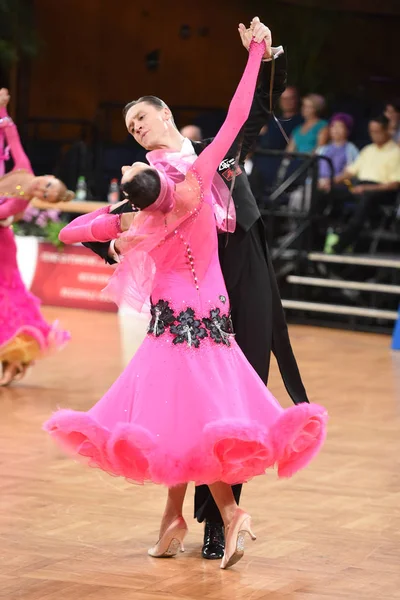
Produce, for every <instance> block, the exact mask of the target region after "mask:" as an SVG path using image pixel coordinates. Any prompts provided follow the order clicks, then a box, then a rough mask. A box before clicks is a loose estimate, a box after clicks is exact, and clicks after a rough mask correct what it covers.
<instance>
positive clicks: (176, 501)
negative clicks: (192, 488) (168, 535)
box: [160, 483, 187, 538]
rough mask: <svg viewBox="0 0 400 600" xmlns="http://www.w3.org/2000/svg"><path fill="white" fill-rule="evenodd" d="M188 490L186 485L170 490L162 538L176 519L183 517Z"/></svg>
mask: <svg viewBox="0 0 400 600" xmlns="http://www.w3.org/2000/svg"><path fill="white" fill-rule="evenodd" d="M186 489H187V484H186V483H184V484H182V485H177V486H176V487H173V488H168V496H167V504H166V506H165V509H164V514H163V517H162V520H161V527H160V538H161V537H162V535H163V533H164V532H165V530H166V529H167V528H168V527H169V525H171V523H172V522H173V521H175V519H177V518H178V517H181V516H182V508H183V501H184V499H185V495H186Z"/></svg>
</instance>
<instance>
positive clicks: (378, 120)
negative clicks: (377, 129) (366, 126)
mask: <svg viewBox="0 0 400 600" xmlns="http://www.w3.org/2000/svg"><path fill="white" fill-rule="evenodd" d="M369 122H370V123H379V125H382V127H383V129H389V119H388V118H387V117H385V115H378V116H377V117H372V119H370V120H369Z"/></svg>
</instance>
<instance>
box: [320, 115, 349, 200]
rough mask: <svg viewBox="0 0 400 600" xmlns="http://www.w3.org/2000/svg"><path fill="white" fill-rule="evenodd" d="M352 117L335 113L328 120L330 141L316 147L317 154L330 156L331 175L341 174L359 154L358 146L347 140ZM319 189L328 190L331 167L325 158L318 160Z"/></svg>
mask: <svg viewBox="0 0 400 600" xmlns="http://www.w3.org/2000/svg"><path fill="white" fill-rule="evenodd" d="M353 124H354V122H353V117H351V116H350V115H348V114H346V113H336V114H335V115H333V117H332V118H331V119H330V121H329V138H330V141H329V143H328V144H326V145H325V146H321V147H320V148H318V149H317V154H319V155H320V156H326V157H327V158H330V160H331V161H332V166H333V176H334V177H336V176H338V175H341V173H343V171H344V170H345V168H346V167H347V166H348V165H350V164H352V163H353V162H354V161H355V160H356V159H357V157H358V155H359V153H360V152H359V150H358V148H357V147H356V146H355V145H354V144H353V143H352V142H349V136H350V134H351V131H352V129H353ZM318 187H319V189H320V190H327V191H329V190H330V187H331V168H330V165H329V163H328V162H327V161H326V160H321V161H319V180H318Z"/></svg>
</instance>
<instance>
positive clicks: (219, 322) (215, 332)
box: [203, 308, 233, 346]
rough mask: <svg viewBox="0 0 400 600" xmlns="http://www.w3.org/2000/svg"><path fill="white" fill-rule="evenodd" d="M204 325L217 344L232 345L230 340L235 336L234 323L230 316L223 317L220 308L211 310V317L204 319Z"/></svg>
mask: <svg viewBox="0 0 400 600" xmlns="http://www.w3.org/2000/svg"><path fill="white" fill-rule="evenodd" d="M203 323H204V325H205V326H206V327H207V329H208V331H209V335H210V337H211V339H212V340H214V342H215V343H216V344H225V346H230V345H231V343H230V340H229V338H230V337H232V336H233V327H232V321H231V318H230V317H229V316H227V315H221V311H220V309H219V308H214V309H212V310H210V316H209V317H208V318H206V319H203Z"/></svg>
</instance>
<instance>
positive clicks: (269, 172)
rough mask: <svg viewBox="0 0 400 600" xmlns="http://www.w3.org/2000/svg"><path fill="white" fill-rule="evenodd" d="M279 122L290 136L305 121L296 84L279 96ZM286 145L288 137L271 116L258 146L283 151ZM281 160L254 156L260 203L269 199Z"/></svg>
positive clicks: (260, 155)
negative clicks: (300, 108)
mask: <svg viewBox="0 0 400 600" xmlns="http://www.w3.org/2000/svg"><path fill="white" fill-rule="evenodd" d="M279 123H280V125H281V127H282V129H283V130H284V132H285V133H286V135H287V137H288V138H290V136H291V135H292V131H293V129H294V128H295V127H297V126H298V125H300V124H302V123H303V117H302V116H301V114H300V111H299V92H298V91H297V88H295V87H294V86H289V87H287V88H286V90H285V91H284V92H283V94H282V96H281V97H280V98H279ZM286 146H287V142H286V139H285V137H284V136H283V134H282V131H281V130H280V127H279V125H278V123H277V122H276V121H275V119H274V118H273V117H270V119H269V122H268V125H266V126H265V127H264V128H263V129H262V130H261V132H260V136H259V138H258V144H257V147H258V148H260V149H262V150H282V151H283V150H285V149H286ZM281 162H282V157H281V156H268V155H265V154H264V155H263V154H257V153H256V154H255V155H254V156H253V163H254V172H256V173H258V175H257V190H258V192H259V194H258V195H256V200H257V202H258V203H259V204H264V203H265V201H267V198H268V192H269V191H270V190H271V188H273V184H274V183H275V181H276V176H277V174H278V169H279V165H280V164H281ZM252 189H253V188H252ZM253 192H254V190H253Z"/></svg>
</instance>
